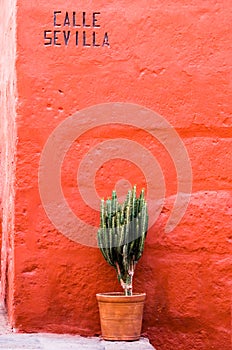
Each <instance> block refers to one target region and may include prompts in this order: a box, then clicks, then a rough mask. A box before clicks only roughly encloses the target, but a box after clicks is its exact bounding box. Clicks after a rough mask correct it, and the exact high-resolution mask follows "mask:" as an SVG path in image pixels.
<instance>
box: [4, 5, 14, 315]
mask: <svg viewBox="0 0 232 350" xmlns="http://www.w3.org/2000/svg"><path fill="white" fill-rule="evenodd" d="M15 25H16V2H15V1H14V0H9V1H8V0H7V1H5V0H3V1H2V2H1V20H0V33H1V38H0V52H1V54H0V111H1V113H0V152H1V153H0V164H1V165H0V168H1V170H0V205H1V208H0V215H1V219H0V221H1V229H0V232H1V240H0V241H1V303H4V301H6V302H7V304H8V310H9V313H10V314H13V305H12V295H13V290H14V276H15V275H14V254H13V251H14V239H13V237H14V236H13V235H14V196H15V187H14V181H15V151H16V147H15V145H16V125H15V118H16V96H17V93H16V76H15V60H16V29H15Z"/></svg>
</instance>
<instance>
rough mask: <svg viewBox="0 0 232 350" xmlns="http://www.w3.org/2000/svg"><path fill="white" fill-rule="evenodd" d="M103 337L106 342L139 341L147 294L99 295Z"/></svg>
mask: <svg viewBox="0 0 232 350" xmlns="http://www.w3.org/2000/svg"><path fill="white" fill-rule="evenodd" d="M96 297H97V301H98V307H99V312H100V321H101V331H102V337H103V339H105V340H138V339H139V338H140V334H141V328H142V319H143V305H144V301H145V298H146V294H145V293H140V294H139V293H134V294H133V295H131V296H125V295H124V294H123V293H102V294H97V295H96Z"/></svg>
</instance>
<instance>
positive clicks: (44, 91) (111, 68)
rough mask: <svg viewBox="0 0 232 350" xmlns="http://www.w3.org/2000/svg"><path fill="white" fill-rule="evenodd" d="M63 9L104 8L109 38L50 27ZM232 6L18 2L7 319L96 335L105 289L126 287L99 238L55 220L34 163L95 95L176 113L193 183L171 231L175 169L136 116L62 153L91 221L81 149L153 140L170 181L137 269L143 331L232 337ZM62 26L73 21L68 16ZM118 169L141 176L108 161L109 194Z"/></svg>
mask: <svg viewBox="0 0 232 350" xmlns="http://www.w3.org/2000/svg"><path fill="white" fill-rule="evenodd" d="M54 10H55V11H62V12H61V14H58V15H57V22H56V25H57V24H61V23H62V21H63V20H64V19H62V14H64V13H65V11H66V10H67V11H76V12H78V11H85V12H86V14H89V13H91V12H93V11H96V12H101V15H100V16H99V17H98V18H99V22H98V23H100V25H101V28H100V29H96V31H97V33H98V34H99V36H98V38H102V39H101V40H102V43H104V45H103V46H100V47H93V46H92V45H93V41H91V40H92V39H93V34H91V33H92V29H91V28H86V35H87V34H88V35H89V36H88V37H87V38H86V40H87V41H85V43H84V44H85V45H86V44H90V45H91V46H90V47H87V46H86V47H83V36H82V35H83V34H79V36H78V40H79V41H78V46H76V34H75V32H76V30H74V28H70V31H71V34H70V37H69V34H68V32H66V33H65V35H63V32H62V31H63V29H64V28H63V27H62V28H61V27H56V28H54V23H53V11H54ZM231 17H232V15H231V11H230V4H229V3H228V2H226V1H219V2H212V1H207V0H206V1H203V2H202V1H197V0H196V1H190V2H189V1H184V0H179V1H172V2H170V1H162V2H160V1H154V0H152V1H148V0H147V1H145V0H140V1H122V0H119V1H107V2H106V1H101V0H99V1H94V2H93V1H82V0H80V1H79V2H78V5H77V3H76V2H74V1H72V0H69V1H66V2H65V4H64V1H60V0H59V1H55V2H54V1H53V2H51V3H50V2H49V1H47V0H46V1H44V0H42V1H40V2H38V3H37V2H28V1H21V0H18V15H17V53H18V57H17V80H18V84H17V88H18V97H19V100H18V110H17V127H18V144H17V168H16V179H17V184H16V198H15V236H14V258H15V261H16V264H15V275H14V289H13V291H14V313H13V312H11V320H12V325H13V326H14V327H16V328H17V329H18V330H19V331H30V332H31V331H53V332H74V333H79V334H83V335H93V334H98V333H99V320H98V310H97V304H96V300H95V293H96V292H104V291H111V290H120V287H119V285H118V282H117V281H116V278H115V273H114V271H112V270H111V268H110V267H108V266H107V265H106V263H105V262H104V261H103V258H102V257H101V255H100V253H99V252H98V250H96V249H94V248H89V247H86V246H82V245H80V244H78V243H74V242H72V241H70V240H68V239H67V238H65V237H64V236H63V235H62V234H61V233H60V232H58V231H57V230H56V229H55V228H54V226H53V224H52V223H51V222H50V221H49V219H48V218H47V216H46V214H45V211H44V209H43V207H42V204H41V199H40V196H39V191H38V166H39V159H40V155H41V151H42V149H43V146H44V144H45V143H46V140H47V138H48V137H49V135H50V134H51V132H52V131H53V130H54V129H55V128H56V127H57V126H58V125H59V123H60V122H61V121H63V120H65V119H66V118H67V117H68V116H70V115H72V114H73V113H74V112H76V111H77V110H81V109H82V108H85V107H89V106H92V105H94V104H98V103H104V102H117V101H119V102H132V103H136V104H139V105H142V106H145V107H148V108H150V109H152V110H154V111H156V112H157V113H159V114H160V115H162V116H163V117H164V118H166V120H167V121H168V122H169V123H171V124H172V125H173V127H174V128H175V129H176V130H177V131H178V133H179V135H180V136H181V138H182V139H183V142H184V144H185V146H186V148H187V150H188V153H189V158H190V160H191V163H192V171H193V191H192V197H191V201H190V205H189V207H188V210H187V212H186V214H185V216H184V218H183V220H182V221H181V223H180V224H179V225H178V227H176V229H175V230H174V231H173V232H172V233H170V234H166V233H165V232H164V226H165V223H166V221H167V219H168V217H169V215H170V210H171V207H172V205H173V195H174V194H175V193H176V191H177V181H176V174H175V167H174V165H173V163H172V161H171V159H170V157H169V155H168V154H167V152H165V150H164V149H163V148H162V147H161V145H160V144H159V143H158V142H155V141H154V139H151V137H150V136H147V135H145V134H143V133H141V132H139V131H138V130H137V129H135V128H133V127H128V128H126V127H125V126H117V127H112V126H111V127H105V128H104V127H103V128H101V130H98V129H96V130H92V131H88V132H87V133H86V134H84V135H83V136H82V137H80V138H79V140H78V141H77V142H76V143H74V144H73V147H72V148H71V150H70V152H69V153H68V154H67V157H66V158H65V160H64V164H63V168H62V188H63V192H64V194H65V196H66V198H67V201H68V202H69V204H70V206H71V207H72V209H73V211H75V212H76V213H78V215H80V217H81V218H82V219H83V220H86V221H87V222H88V223H90V224H91V223H92V224H93V223H98V214H97V212H96V211H94V210H92V209H90V208H88V207H87V206H86V205H85V203H84V202H83V201H82V200H81V198H80V193H79V191H78V188H76V186H77V185H76V172H77V169H78V166H79V164H80V160H81V159H82V158H83V156H84V155H85V154H86V152H87V151H89V150H90V149H91V148H92V147H93V146H95V145H96V144H97V143H99V142H101V141H105V140H109V139H111V138H116V137H127V138H128V139H130V140H132V139H133V140H136V141H138V142H140V143H141V144H143V146H144V147H145V148H149V149H150V151H151V152H152V153H153V155H154V157H156V158H157V160H158V162H159V163H160V166H161V168H162V170H163V173H164V178H165V182H166V187H167V191H166V201H165V206H164V208H163V210H162V213H161V215H160V217H159V219H158V221H157V222H156V224H155V225H154V226H153V227H152V229H151V230H150V232H149V236H148V240H147V244H146V249H145V253H144V256H143V258H142V259H141V261H140V263H139V264H138V267H137V271H136V281H135V288H136V289H137V290H141V291H145V292H146V293H147V303H146V307H145V313H144V333H146V334H147V335H148V336H149V337H150V339H151V340H152V342H153V344H154V345H155V346H156V348H157V349H161V350H164V349H168V350H173V349H183V350H188V349H189V350H190V349H205V350H206V349H224V350H229V349H231V276H232V267H231V251H232V248H231V190H232V183H231V170H232V169H231V136H232V128H231V115H230V113H231V100H230V99H229V96H230V95H231V57H232V56H231V54H232V52H231V40H232V34H231V33H232V32H231V20H232V18H231ZM86 21H88V17H87V18H86ZM86 23H87V24H88V23H90V22H86ZM66 24H67V26H65V30H68V29H69V26H68V24H69V23H68V19H67V18H66ZM70 24H71V23H70ZM95 24H96V23H95ZM54 30H61V33H59V32H56V33H55V34H54ZM44 31H48V32H46V35H45V39H44ZM50 31H51V32H50ZM106 31H107V33H108V41H109V43H110V47H108V45H107V40H106V38H105V37H104V35H105V32H106ZM80 32H81V33H82V32H83V28H80ZM49 38H51V39H49ZM81 40H82V41H81ZM88 40H89V41H88ZM99 40H100V39H99ZM65 42H66V43H67V45H65ZM99 42H100V41H99ZM45 44H46V45H45ZM50 44H51V45H50ZM59 44H60V45H59ZM95 44H96V42H95ZM51 161H52V160H51ZM86 171H87V170H86ZM122 176H124V177H126V178H127V179H128V180H130V181H131V182H132V183H134V182H136V183H138V184H139V186H140V187H141V186H142V185H143V184H144V183H145V179H144V177H143V174H142V172H141V170H140V169H138V167H136V166H135V165H133V164H131V165H129V164H128V162H127V161H122V160H120V161H119V162H116V161H112V162H109V163H106V164H105V165H104V166H102V168H101V169H100V170H99V171H98V172H97V176H96V182H97V185H96V187H97V190H98V193H99V195H100V196H107V195H108V193H109V191H111V189H112V187H113V183H114V182H115V181H117V180H118V179H120V178H121V177H122ZM86 188H88V183H86Z"/></svg>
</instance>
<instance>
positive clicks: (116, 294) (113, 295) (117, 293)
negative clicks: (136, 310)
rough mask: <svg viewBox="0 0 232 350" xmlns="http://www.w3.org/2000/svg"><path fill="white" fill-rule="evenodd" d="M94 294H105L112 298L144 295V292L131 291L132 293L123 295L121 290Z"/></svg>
mask: <svg viewBox="0 0 232 350" xmlns="http://www.w3.org/2000/svg"><path fill="white" fill-rule="evenodd" d="M96 296H103V297H104V296H105V297H112V298H114V297H115V298H118V297H120V298H124V297H126V298H133V297H138V296H146V293H133V294H132V295H125V294H124V293H123V292H106V293H97V294H96Z"/></svg>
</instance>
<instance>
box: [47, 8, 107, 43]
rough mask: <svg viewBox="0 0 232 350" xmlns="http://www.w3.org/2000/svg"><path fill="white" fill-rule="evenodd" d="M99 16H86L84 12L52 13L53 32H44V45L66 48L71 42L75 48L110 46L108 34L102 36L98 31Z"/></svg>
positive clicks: (93, 14) (94, 13)
mask: <svg viewBox="0 0 232 350" xmlns="http://www.w3.org/2000/svg"><path fill="white" fill-rule="evenodd" d="M100 14H101V13H100V12H92V13H91V15H90V14H88V15H87V14H86V12H80V13H79V12H78V13H77V12H75V11H72V12H71V13H70V12H68V11H65V12H64V13H63V12H62V11H54V12H53V26H54V30H45V31H44V45H45V46H52V45H54V46H61V45H65V46H67V45H68V44H69V43H70V42H72V43H73V44H74V45H75V46H84V47H90V46H93V47H101V46H110V44H109V37H108V33H107V32H104V34H103V32H102V31H101V30H100V28H101V25H100V22H99V17H100ZM73 28H78V30H75V31H74V30H73ZM61 29H63V30H61Z"/></svg>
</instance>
